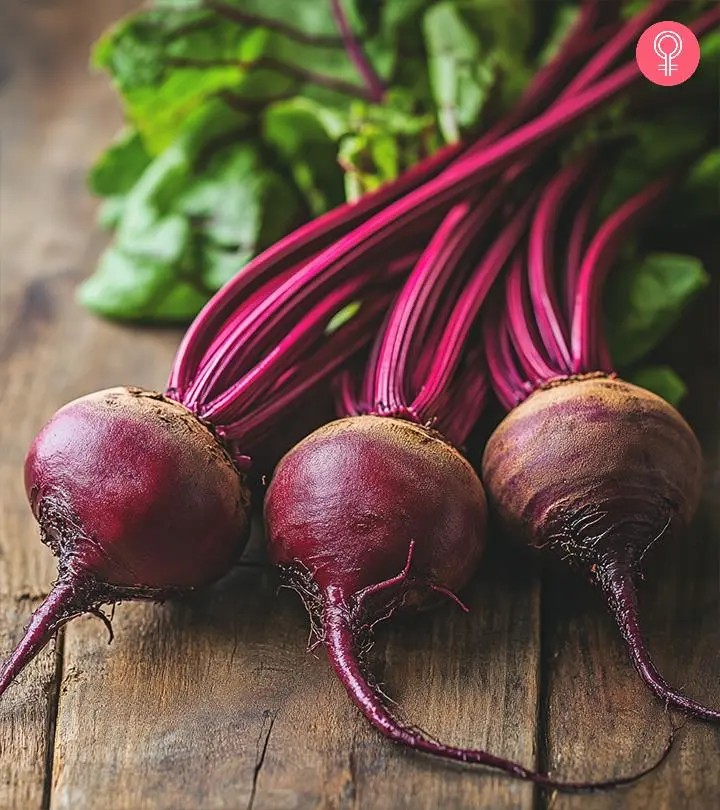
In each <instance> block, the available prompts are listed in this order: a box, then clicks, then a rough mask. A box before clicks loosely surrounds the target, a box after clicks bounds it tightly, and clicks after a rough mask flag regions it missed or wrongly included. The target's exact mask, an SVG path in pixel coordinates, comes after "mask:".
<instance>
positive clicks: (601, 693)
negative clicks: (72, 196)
mask: <svg viewBox="0 0 720 810" xmlns="http://www.w3.org/2000/svg"><path fill="white" fill-rule="evenodd" d="M713 241H714V245H712V246H711V247H710V250H709V252H708V253H707V255H708V257H709V258H710V259H712V257H717V255H718V250H720V246H718V245H717V242H716V240H713ZM708 266H709V267H711V266H713V265H712V264H711V263H709V264H708ZM711 292H712V293H713V294H711V295H710V296H707V297H706V298H705V304H704V306H703V305H702V304H701V305H700V306H699V307H698V308H696V309H695V311H694V312H693V313H691V314H690V315H689V316H688V318H687V319H686V321H685V324H684V327H685V328H684V329H680V330H678V331H677V332H676V333H674V335H675V336H674V337H673V339H672V341H671V343H672V345H671V346H670V347H669V350H668V351H663V352H661V354H663V355H664V356H665V357H668V356H670V359H671V360H672V361H674V363H675V367H678V368H682V365H680V364H681V363H682V361H683V359H685V362H686V363H687V358H688V357H691V356H694V357H695V358H696V361H695V365H694V366H693V367H691V368H689V369H687V371H686V372H685V378H686V380H688V382H689V387H690V391H691V396H690V398H689V399H688V402H687V403H686V404H685V406H684V408H683V411H684V413H685V415H686V416H687V418H688V419H689V420H690V422H691V424H692V425H693V427H694V428H695V429H696V431H697V433H698V437H699V438H700V441H701V444H702V446H703V450H704V455H705V463H706V478H705V495H704V500H703V504H702V506H701V510H700V514H699V515H698V517H697V519H696V521H695V524H694V526H693V528H692V531H691V532H690V534H689V536H687V537H685V538H682V539H680V538H678V541H677V542H675V543H673V542H668V543H665V544H662V543H659V544H658V547H657V549H656V550H654V552H653V553H652V554H650V555H649V559H648V565H647V569H646V570H647V577H646V581H645V583H644V584H643V585H642V586H641V590H640V604H641V610H642V614H643V619H644V624H645V628H646V632H647V636H648V640H649V646H650V649H651V652H652V654H653V656H654V658H655V660H656V663H657V664H658V666H659V668H660V671H661V672H662V673H664V674H665V676H666V677H667V678H668V680H669V681H670V682H671V683H674V684H677V685H678V686H680V687H681V688H683V689H685V690H686V691H687V693H688V694H690V695H692V696H693V697H695V698H697V699H699V700H703V701H706V702H707V703H708V704H709V705H712V706H719V705H720V690H719V689H718V682H719V681H718V674H719V673H720V658H719V657H718V649H719V648H720V551H719V549H718V542H717V538H718V536H719V535H720V509H719V508H718V504H719V503H720V501H719V500H718V493H719V487H718V470H720V452H719V451H720V419H719V418H718V417H719V414H718V402H719V401H720V379H719V378H718V373H717V369H718V347H717V341H714V340H713V341H708V340H707V336H708V335H709V334H714V332H715V331H716V328H717V318H718V313H717V309H718V294H717V279H716V283H715V285H714V287H713V290H712V291H711ZM543 601H544V607H543V640H544V645H545V646H544V649H543V659H544V675H545V677H544V681H545V683H546V689H547V696H546V697H547V726H546V729H545V734H546V745H547V754H548V761H549V764H550V767H551V769H552V770H554V771H556V772H557V773H559V774H562V776H564V777H566V778H570V777H574V778H581V779H586V778H598V777H606V776H609V775H619V774H621V773H629V772H633V770H636V769H639V768H642V767H643V765H645V764H648V762H650V761H651V760H652V757H653V756H654V755H655V753H656V752H658V751H660V750H661V749H662V746H663V738H664V735H666V734H667V729H668V726H667V718H666V717H665V716H664V711H663V707H662V706H661V705H659V704H658V701H657V700H656V699H655V698H654V696H653V695H651V694H650V693H649V691H648V690H647V689H646V688H645V686H644V684H643V683H642V682H641V680H640V679H639V677H638V676H637V675H636V674H635V672H634V670H633V669H632V667H631V665H630V663H629V661H628V658H627V654H626V653H625V650H624V647H623V645H622V642H621V641H620V638H619V634H618V631H617V630H616V628H615V626H614V625H613V622H612V620H611V619H610V617H609V615H608V614H607V613H606V611H605V609H604V606H603V605H602V603H601V600H600V599H599V596H597V595H595V594H594V593H591V592H590V588H589V586H584V583H573V584H568V583H567V581H566V580H562V581H560V580H559V579H558V578H557V577H554V576H553V577H549V578H548V579H547V581H545V582H544V583H543ZM719 746H720V733H719V732H718V730H717V728H716V727H715V728H714V727H712V726H710V725H704V724H701V723H698V722H693V721H688V723H687V725H686V726H685V728H684V729H683V730H682V731H681V732H680V734H679V735H678V744H677V746H676V750H675V751H674V752H673V754H672V755H671V758H670V760H669V761H668V762H667V763H666V764H665V765H664V766H663V767H662V769H661V770H659V771H658V772H656V773H655V774H653V775H651V776H650V777H648V778H646V779H645V780H643V781H642V782H640V783H638V784H636V785H634V786H632V787H630V788H627V789H624V790H623V791H622V792H621V793H606V794H597V795H594V796H591V797H588V796H574V797H569V796H559V797H557V798H556V800H555V801H554V802H553V803H552V807H553V808H555V810H573V809H574V808H578V810H579V808H583V809H584V808H586V807H587V808H590V809H591V810H609V809H610V808H616V807H620V806H628V807H632V808H633V810H665V809H666V810H675V809H676V808H685V807H687V808H691V807H692V808H695V807H714V806H716V804H717V799H718V797H719V796H720V769H718V752H719V750H720V749H719ZM626 803H627V804H626Z"/></svg>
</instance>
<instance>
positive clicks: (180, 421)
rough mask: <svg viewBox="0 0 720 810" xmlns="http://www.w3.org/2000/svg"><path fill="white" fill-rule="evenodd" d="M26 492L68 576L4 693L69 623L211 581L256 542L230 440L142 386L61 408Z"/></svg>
mask: <svg viewBox="0 0 720 810" xmlns="http://www.w3.org/2000/svg"><path fill="white" fill-rule="evenodd" d="M25 488H26V491H27V495H28V499H29V501H30V505H31V507H32V511H33V514H34V515H35V518H36V520H37V521H38V523H39V525H40V530H41V535H42V540H43V542H44V543H45V544H46V545H48V546H49V547H50V549H51V550H52V552H53V554H54V555H55V556H56V557H57V558H58V573H59V576H58V579H57V582H56V583H55V585H54V586H53V588H52V590H51V592H50V594H49V596H48V597H47V599H46V600H45V601H44V602H43V604H42V605H41V606H40V607H39V608H38V610H37V611H36V612H35V614H34V615H33V617H32V620H31V622H30V625H29V627H28V629H27V631H26V634H25V636H24V638H23V640H22V641H21V642H20V644H19V645H18V647H17V648H16V649H15V651H14V652H13V654H12V655H11V657H10V658H9V659H8V660H7V661H6V663H5V665H4V667H3V669H2V672H1V673H0V694H2V692H3V691H4V690H5V689H6V688H7V686H8V685H9V684H10V682H11V681H12V680H13V678H14V677H15V676H16V675H17V673H18V672H19V671H20V670H21V669H22V668H23V667H24V666H25V665H26V664H27V663H28V661H29V660H31V659H32V658H33V657H34V656H35V655H36V654H37V653H38V652H39V650H41V649H42V647H43V646H44V645H45V644H46V643H47V642H48V640H49V639H50V638H51V637H52V636H53V635H54V633H55V632H56V631H57V629H58V628H59V627H60V626H61V625H62V624H64V623H65V622H66V621H68V620H69V619H71V618H73V617H74V616H76V615H78V614H79V613H84V612H95V613H97V612H98V610H99V607H100V605H102V604H104V603H108V602H117V601H120V600H122V599H157V600H162V599H164V598H166V597H167V596H170V595H172V594H174V593H177V592H178V591H187V590H192V589H193V588H197V587H200V586H203V585H206V584H208V583H210V582H212V581H213V580H215V579H217V578H218V577H219V576H221V575H222V574H223V573H225V572H226V571H227V570H228V568H229V567H230V566H231V565H232V563H233V562H234V561H235V560H237V559H238V557H239V556H240V554H241V553H242V550H243V548H244V545H245V541H246V538H247V530H248V525H249V518H248V508H249V503H250V496H249V492H248V489H247V487H246V484H245V478H244V476H243V475H242V474H241V473H240V472H239V471H238V469H237V468H236V466H235V464H234V463H233V461H232V459H231V458H230V456H229V454H228V453H227V452H226V450H225V448H224V447H223V444H222V443H221V441H220V440H219V439H218V437H217V436H216V435H215V434H214V432H213V431H212V430H211V429H210V428H209V427H208V426H207V425H206V424H204V423H203V422H201V421H200V419H198V417H197V416H195V415H194V414H192V413H191V412H190V411H189V410H187V408H185V407H183V406H182V405H180V404H179V403H177V402H174V401H173V400H171V399H169V398H167V397H166V396H164V395H162V394H159V393H154V392H151V391H145V390H142V389H139V388H111V389H108V390H106V391H99V392H97V393H94V394H90V395H88V396H84V397H81V398H80V399H76V400H74V401H73V402H70V403H68V404H67V405H65V406H64V407H63V408H61V409H60V410H59V411H58V412H57V413H56V414H55V415H54V416H53V417H52V418H51V419H50V421H49V422H48V423H47V424H46V425H45V427H44V428H43V429H42V430H41V431H40V433H39V434H38V436H37V437H36V439H35V441H34V442H33V444H32V446H31V447H30V450H29V452H28V455H27V458H26V461H25Z"/></svg>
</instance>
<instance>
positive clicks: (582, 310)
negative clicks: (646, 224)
mask: <svg viewBox="0 0 720 810" xmlns="http://www.w3.org/2000/svg"><path fill="white" fill-rule="evenodd" d="M670 183H671V179H670V178H663V179H661V180H658V181H656V182H655V183H653V184H652V185H650V186H648V187H647V188H646V189H644V190H643V191H641V192H640V193H639V194H636V195H635V196H634V197H632V198H631V199H629V200H628V201H627V202H625V203H624V204H623V205H621V206H620V208H618V209H617V211H615V212H614V213H613V214H612V215H611V216H609V217H608V219H607V220H606V221H605V222H604V223H603V224H602V225H601V226H600V229H599V230H598V232H597V233H596V234H595V236H594V238H593V240H592V241H591V242H590V245H589V247H588V249H587V252H586V254H585V258H584V259H583V263H582V266H581V268H580V274H579V278H578V285H577V294H576V296H575V309H574V311H573V319H572V330H571V336H572V337H571V347H572V371H573V373H576V374H577V373H582V372H587V371H596V370H597V369H598V368H599V366H600V363H601V360H602V354H601V351H602V350H601V349H600V348H599V346H598V345H597V343H598V340H599V337H598V332H599V327H598V321H599V320H600V318H599V315H600V307H601V303H602V299H601V292H602V286H603V282H604V281H605V277H606V275H607V272H608V270H609V268H610V267H611V265H612V262H613V261H614V260H615V257H616V256H617V253H618V250H619V249H620V247H621V246H622V245H623V243H624V240H625V239H626V237H627V235H628V233H630V232H631V231H632V229H633V228H635V227H636V225H637V224H638V222H639V221H640V220H641V219H642V218H643V217H644V216H646V215H647V212H648V209H649V208H650V206H651V205H652V204H654V203H655V202H657V200H658V199H659V198H660V197H661V196H662V195H663V194H664V193H665V192H666V191H667V189H668V188H669V186H670Z"/></svg>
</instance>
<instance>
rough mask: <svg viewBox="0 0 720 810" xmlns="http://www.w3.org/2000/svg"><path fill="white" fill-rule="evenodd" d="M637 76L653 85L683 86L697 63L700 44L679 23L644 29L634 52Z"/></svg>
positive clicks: (689, 31) (663, 23)
mask: <svg viewBox="0 0 720 810" xmlns="http://www.w3.org/2000/svg"><path fill="white" fill-rule="evenodd" d="M635 57H636V59H637V63H638V67H639V68H640V72H641V73H642V74H643V76H645V78H646V79H649V80H650V81H651V82H653V83H654V84H659V85H662V86H663V87H673V86H674V85H676V84H682V83H683V82H686V81H687V80H688V79H689V78H690V77H691V76H692V75H693V73H695V71H696V70H697V66H698V64H699V63H700V44H699V43H698V41H697V37H696V36H695V34H693V32H692V31H691V30H690V29H689V28H688V27H687V26H685V25H683V24H682V23H678V22H673V21H672V20H666V21H665V22H659V23H655V24H654V25H651V26H650V27H649V28H646V29H645V31H644V32H643V34H642V36H641V37H640V39H639V40H638V43H637V48H636V50H635Z"/></svg>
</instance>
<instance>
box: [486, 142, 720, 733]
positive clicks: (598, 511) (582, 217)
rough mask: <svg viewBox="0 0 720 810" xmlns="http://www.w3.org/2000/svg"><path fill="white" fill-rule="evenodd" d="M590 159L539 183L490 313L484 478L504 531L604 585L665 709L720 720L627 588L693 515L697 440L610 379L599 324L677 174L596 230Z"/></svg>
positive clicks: (647, 396)
mask: <svg viewBox="0 0 720 810" xmlns="http://www.w3.org/2000/svg"><path fill="white" fill-rule="evenodd" d="M589 164H590V161H589V160H588V158H587V157H585V158H582V159H579V160H577V161H575V162H573V163H570V164H569V165H567V166H566V167H565V168H564V169H563V170H562V171H561V172H560V173H558V175H557V176H556V177H555V178H554V179H553V180H552V181H551V182H550V183H549V184H548V185H547V187H546V188H545V190H544V191H543V194H542V196H541V198H540V200H539V202H538V205H537V208H536V211H535V213H534V217H533V221H532V225H531V227H530V231H529V234H528V237H527V241H526V243H525V244H524V245H523V246H522V249H518V250H517V251H516V253H515V255H514V257H513V260H512V262H511V264H510V270H509V272H508V274H507V277H506V280H505V296H504V306H503V307H502V308H500V309H498V308H496V309H494V310H493V309H490V310H489V311H488V313H487V316H486V319H485V323H484V346H485V349H486V355H487V361H488V366H489V370H490V376H491V380H492V385H493V388H494V390H495V392H496V394H497V396H498V398H499V399H500V401H501V402H502V404H503V405H504V406H505V407H506V408H507V409H508V411H510V414H509V416H508V417H506V419H505V420H504V421H503V422H502V423H501V425H500V426H499V427H498V428H497V430H496V431H495V433H494V434H493V436H492V437H491V439H490V441H489V442H488V445H487V448H486V450H485V454H484V459H483V480H484V483H485V485H486V488H487V491H488V495H489V498H490V501H491V503H492V504H493V506H494V508H495V510H496V512H497V513H498V515H499V516H500V518H501V519H502V521H503V523H504V524H505V526H506V528H507V531H508V533H509V534H511V535H515V536H518V537H521V538H523V539H524V540H525V542H527V543H528V544H529V545H530V546H531V547H533V548H537V549H542V550H543V551H544V552H545V553H547V554H548V555H551V556H554V557H555V558H560V559H561V560H563V561H564V562H565V563H567V564H569V565H570V566H572V567H573V568H574V569H575V570H577V571H579V572H580V573H581V574H582V575H584V576H585V577H587V578H588V579H590V580H591V581H592V582H593V583H595V584H596V585H598V586H599V587H600V588H601V589H602V591H603V593H604V594H605V597H606V599H607V602H608V605H609V606H610V609H611V611H612V613H613V615H614V617H615V620H616V622H617V624H618V626H619V628H620V631H621V633H622V635H623V638H624V640H625V642H626V644H627V648H628V651H629V653H630V657H631V659H632V662H633V664H634V665H635V668H636V669H637V671H638V673H639V674H640V676H641V677H642V678H643V680H644V681H645V682H646V684H647V685H648V686H649V687H650V689H651V690H652V691H653V692H654V693H655V694H656V695H657V696H658V697H659V698H660V699H661V700H662V701H663V702H664V703H665V704H666V705H667V706H670V707H673V708H675V709H679V710H681V711H683V712H685V713H687V714H689V715H691V716H694V717H697V718H700V719H703V720H709V721H715V722H717V721H718V720H720V711H718V710H717V709H711V708H708V707H706V706H703V705H701V704H700V703H698V702H696V701H694V700H692V699H690V698H688V697H686V696H685V695H684V694H682V693H681V692H679V691H678V690H677V689H675V688H673V687H671V686H670V685H669V684H668V683H667V681H666V680H665V679H664V678H663V677H662V675H661V674H660V673H659V672H658V670H657V668H656V667H655V665H654V663H653V661H652V659H651V658H650V655H649V652H648V649H647V645H646V642H645V640H644V638H643V635H642V632H641V629H640V620H639V611H638V601H637V595H636V585H635V581H636V580H637V579H639V577H640V566H641V564H642V560H643V558H644V556H645V554H646V553H647V552H648V550H649V549H650V548H651V547H652V546H653V545H654V544H655V543H656V542H657V541H658V540H660V539H661V538H662V537H668V536H670V535H675V536H678V535H679V534H680V533H681V531H682V530H683V529H684V527H685V526H687V524H688V523H689V522H690V520H691V519H692V517H693V514H694V512H695V510H696V508H697V505H698V501H699V498H700V491H701V473H702V457H701V451H700V446H699V443H698V441H697V439H696V437H695V435H694V433H693V432H692V430H691V428H690V427H689V425H688V424H687V423H686V422H685V420H684V419H683V418H682V417H681V416H680V414H679V413H678V412H677V411H676V410H675V409H674V408H673V407H672V406H670V405H669V404H668V403H667V402H665V401H664V400H663V399H661V398H660V397H658V396H656V395H654V394H652V393H650V392H649V391H646V390H644V389H642V388H639V387H637V386H634V385H630V384H629V383H626V382H624V381H622V380H621V379H619V378H618V377H617V375H616V373H615V371H614V370H613V366H612V361H611V358H610V354H609V350H608V346H607V342H606V340H605V337H604V334H603V326H602V324H603V318H602V290H603V283H604V280H605V278H606V275H607V273H608V271H609V269H610V268H611V267H612V265H613V262H614V261H615V260H616V258H617V255H618V252H619V251H620V250H621V248H622V247H623V245H624V243H625V241H626V239H627V238H628V235H629V234H630V233H631V232H632V230H633V229H634V228H636V227H637V226H638V225H639V224H640V223H641V222H642V221H643V220H644V219H645V218H646V217H647V216H648V214H649V212H650V211H651V210H652V209H653V207H654V206H656V205H657V204H658V201H659V200H660V198H661V197H662V195H663V194H665V193H666V192H667V190H668V188H669V187H670V186H671V185H672V183H673V181H674V179H676V177H677V175H674V176H673V177H665V178H661V179H658V180H657V181H655V182H654V183H652V184H651V185H649V186H648V187H647V188H646V189H644V190H643V191H641V192H640V193H638V194H636V195H635V196H634V197H632V198H631V199H629V200H628V201H627V202H625V203H624V204H623V205H622V206H621V207H620V208H618V210H617V211H615V212H614V213H613V214H612V215H611V216H610V217H608V219H607V220H605V221H604V222H603V223H602V224H601V225H600V226H599V227H598V228H597V230H596V231H595V232H594V233H592V234H591V228H590V226H591V223H592V214H593V212H594V207H595V203H596V201H597V197H598V193H599V190H600V188H601V185H600V183H598V182H597V180H593V179H592V177H590V179H588V175H590V174H591V173H590V171H589V168H590V167H589ZM568 225H569V237H568V238H567V246H566V248H565V250H564V251H561V249H560V244H559V239H558V234H559V233H560V232H562V230H561V229H562V228H563V227H565V226H568ZM561 268H562V269H561Z"/></svg>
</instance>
